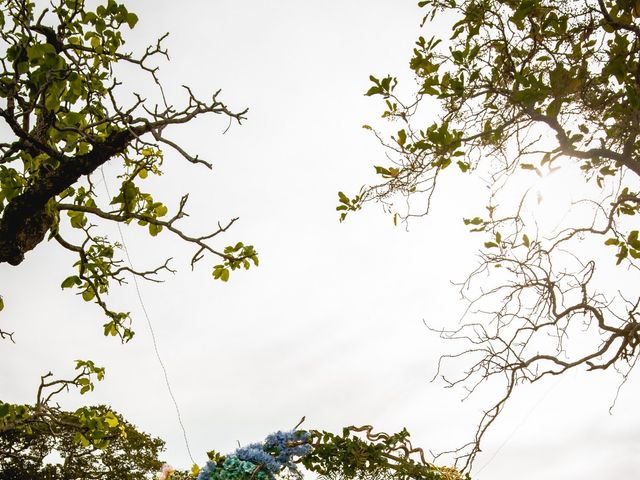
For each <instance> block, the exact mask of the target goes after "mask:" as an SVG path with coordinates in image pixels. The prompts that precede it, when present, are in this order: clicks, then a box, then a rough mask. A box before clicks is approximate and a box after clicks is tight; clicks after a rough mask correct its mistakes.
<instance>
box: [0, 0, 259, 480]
mask: <svg viewBox="0 0 640 480" xmlns="http://www.w3.org/2000/svg"><path fill="white" fill-rule="evenodd" d="M137 22H138V17H137V16H136V15H135V14H134V13H132V12H130V11H129V10H128V9H127V8H126V6H125V5H123V4H121V3H118V2H117V1H115V0H106V1H105V3H104V4H102V5H99V6H97V8H95V10H92V9H91V8H90V7H89V6H88V5H86V3H85V1H84V0H53V1H52V2H50V3H49V5H48V6H46V7H44V6H43V3H40V4H36V2H35V1H32V0H2V1H0V30H1V32H0V42H1V43H2V49H1V53H0V98H1V99H2V100H1V102H0V117H1V118H2V119H3V120H4V123H5V127H6V128H5V129H4V130H3V134H4V138H3V139H2V141H1V143H0V263H8V264H10V265H19V264H20V263H21V262H22V261H23V260H24V258H25V255H26V254H28V252H29V251H31V250H33V249H34V248H36V247H37V246H38V245H39V244H40V243H42V242H43V241H44V240H45V239H46V240H48V241H54V242H56V243H57V244H58V245H59V246H60V247H61V248H62V249H63V250H66V251H69V252H72V253H73V254H74V255H75V256H76V257H77V260H76V262H75V263H74V265H73V266H74V270H75V271H74V272H73V274H71V275H67V276H66V278H65V279H64V280H63V281H62V288H63V289H67V288H69V289H74V290H75V291H76V292H77V293H78V294H79V295H81V296H82V298H83V299H84V300H85V301H87V302H90V301H92V302H94V303H95V304H97V305H98V306H99V307H100V309H101V310H102V311H103V312H104V314H105V315H106V317H107V322H106V323H105V324H104V334H105V335H109V336H117V337H119V338H120V339H121V341H123V342H127V341H129V340H130V339H131V338H132V337H133V335H134V332H133V330H132V328H131V325H130V324H131V319H130V317H129V314H128V313H126V312H117V311H114V310H113V309H111V308H110V307H109V306H108V305H107V303H106V296H107V294H108V292H109V288H110V286H111V285H112V284H113V282H115V283H118V284H121V283H123V282H125V281H126V280H127V279H131V278H132V277H133V278H134V280H135V279H136V278H142V279H146V280H152V281H157V280H158V278H157V275H158V274H160V273H161V272H163V271H171V269H170V267H169V263H168V261H167V262H165V263H164V264H163V265H161V266H159V267H155V268H150V269H148V270H146V271H137V270H134V269H133V267H132V266H131V265H128V264H127V263H126V262H125V261H124V260H123V258H122V255H120V254H119V253H118V252H122V247H123V245H121V244H119V243H117V242H115V241H113V240H112V239H109V238H107V237H106V236H105V235H104V234H102V233H100V230H99V227H100V224H101V223H100V222H112V223H116V224H117V225H118V228H120V225H129V224H131V223H132V222H134V223H137V224H138V225H140V226H142V227H145V228H147V229H148V232H149V235H151V236H152V237H155V236H156V235H158V234H159V233H160V232H162V231H168V232H170V233H171V234H173V235H174V236H176V237H177V238H179V239H181V240H182V241H185V242H187V243H190V244H192V245H193V247H194V250H195V253H194V255H193V257H192V258H191V265H192V266H193V265H194V264H195V263H196V262H198V261H199V260H201V259H202V258H203V257H204V256H205V255H212V256H213V257H217V258H218V259H219V263H218V264H216V265H215V266H214V267H213V277H214V278H215V279H219V280H222V281H225V282H226V281H227V280H228V279H229V275H230V271H232V270H236V269H238V268H245V269H248V268H249V267H250V266H251V264H254V265H256V266H257V265H258V257H257V253H256V251H255V249H254V248H253V247H252V246H251V245H245V244H243V243H241V242H238V243H235V244H234V245H231V246H228V247H222V248H221V247H218V246H216V245H215V242H216V241H217V236H219V235H222V234H223V233H224V232H226V231H227V230H228V229H229V228H230V227H231V226H232V225H233V224H234V223H235V222H236V220H237V219H235V218H234V219H232V220H230V221H228V222H226V223H224V224H223V223H218V225H217V226H216V227H214V228H213V229H212V230H211V231H209V232H208V233H205V234H192V233H189V232H187V231H185V230H183V229H182V228H181V226H180V221H181V219H183V218H184V217H185V216H187V213H186V205H187V200H188V194H185V195H184V196H183V197H182V198H181V199H180V201H179V202H178V205H177V206H176V207H175V209H174V210H173V212H171V214H170V213H169V208H168V207H167V206H166V205H165V204H164V203H163V202H162V201H159V200H158V199H156V198H154V196H152V194H150V193H147V192H146V191H143V189H142V187H141V184H142V182H143V181H144V179H145V178H147V177H148V176H149V175H160V174H161V173H162V170H161V166H162V163H163V161H164V152H163V148H164V147H166V148H169V149H171V150H172V151H174V152H175V153H176V156H177V157H178V158H180V157H181V158H182V160H184V161H185V162H187V163H188V164H189V163H190V164H194V165H197V166H205V167H208V168H211V163H209V162H207V161H205V160H203V159H201V158H200V157H199V156H197V155H192V154H190V153H188V152H187V150H186V149H185V148H183V147H182V146H180V145H178V144H177V143H175V142H173V141H172V140H171V139H170V137H168V136H167V135H168V134H167V132H168V130H169V129H170V128H171V127H172V126H178V125H183V124H186V123H189V122H190V121H192V120H193V119H195V118H196V117H200V116H203V115H207V114H215V115H222V116H224V117H226V118H227V119H228V121H229V126H231V123H232V122H234V121H235V122H238V123H240V122H241V121H242V120H243V118H244V115H245V113H246V110H243V111H238V112H234V111H232V110H230V109H229V108H228V107H227V106H226V105H225V104H224V103H223V102H222V101H221V99H220V91H217V92H215V93H213V95H212V97H211V98H210V99H209V100H201V99H199V98H197V97H196V96H195V95H194V94H193V93H192V91H191V90H190V89H189V88H188V87H185V102H184V105H183V106H182V107H178V108H176V107H174V106H173V105H170V104H169V103H168V102H167V99H166V97H165V93H164V89H163V86H162V84H161V82H160V77H159V70H158V69H159V67H158V66H157V60H158V59H161V58H163V57H166V58H168V55H167V51H166V50H165V49H164V47H163V41H164V39H165V38H166V36H167V35H164V36H162V37H160V38H159V39H158V40H157V41H156V43H155V44H153V45H151V46H149V47H148V48H146V50H144V51H143V52H142V53H141V54H138V55H136V54H133V53H129V52H127V51H125V50H124V45H125V36H124V32H125V30H126V29H133V28H134V27H135V26H136V24H137ZM123 64H125V65H128V66H129V67H133V68H135V69H137V70H138V72H139V73H140V74H141V75H146V77H147V78H148V80H149V81H150V82H149V83H150V85H152V86H153V87H154V88H155V89H156V91H157V93H156V96H157V97H158V98H159V103H156V104H154V103H153V102H149V101H147V100H146V99H145V98H144V97H143V96H142V95H141V94H140V93H136V92H134V91H131V90H130V89H129V88H128V87H127V86H126V84H125V82H123V81H122V78H120V77H119V76H118V74H117V71H118V67H119V66H121V65H123ZM127 99H128V100H127ZM171 160H172V161H174V158H172V159H171ZM107 162H111V163H117V164H118V165H119V171H118V174H117V181H118V185H119V186H118V188H117V191H116V192H115V194H114V195H110V194H109V193H108V190H107V192H106V195H105V193H102V192H101V190H100V189H99V188H98V186H97V185H98V182H96V177H98V178H100V179H101V180H102V181H103V182H104V183H105V184H106V183H107V178H106V176H105V174H104V172H103V171H102V167H103V166H104V165H105V164H106V163H107ZM3 307H4V303H3V299H2V297H1V296H0V310H2V309H3ZM0 338H2V339H7V338H8V339H10V340H13V333H11V332H6V331H3V330H2V329H0ZM76 366H77V369H78V374H77V376H76V377H75V378H73V379H71V380H52V379H51V374H48V375H45V376H44V377H42V380H41V385H40V389H39V390H38V395H37V399H36V403H35V404H34V405H33V406H30V405H14V404H9V403H4V402H0V442H2V444H3V445H4V446H5V447H6V448H3V449H2V452H3V453H0V462H2V463H0V466H2V468H3V471H4V472H8V471H10V472H14V473H11V474H7V475H13V477H10V478H14V477H16V478H18V477H19V475H22V477H20V478H23V477H24V476H25V475H26V477H24V478H34V477H35V476H46V478H143V477H144V475H145V474H146V473H148V472H150V471H153V470H157V469H158V468H159V462H158V461H157V458H156V454H157V452H158V451H159V450H160V449H161V448H162V442H161V441H160V440H158V439H153V438H151V437H149V436H147V435H146V434H144V433H140V432H137V430H135V428H134V427H133V426H132V425H130V424H128V423H127V422H125V421H124V420H123V419H122V417H119V416H118V415H117V414H116V413H114V412H112V411H110V410H109V409H108V408H107V407H104V406H100V407H83V408H80V409H78V410H77V411H75V412H65V411H62V410H60V408H59V407H57V406H54V405H51V398H52V397H53V396H55V395H56V394H57V393H59V392H60V391H62V390H64V389H68V388H69V387H78V388H79V389H80V392H81V393H86V392H88V391H91V390H93V381H92V379H93V378H97V379H98V380H100V379H101V378H102V376H103V375H104V370H103V369H101V368H99V367H96V366H95V365H94V364H93V362H91V361H78V362H77V365H76ZM52 450H55V451H57V452H58V453H59V454H61V455H62V456H63V458H64V459H65V463H64V465H63V466H61V467H45V466H42V464H41V463H42V462H41V461H42V458H44V456H46V455H47V454H48V453H49V452H51V451H52ZM80 472H83V473H80ZM92 475H93V476H92ZM3 478H5V477H3Z"/></svg>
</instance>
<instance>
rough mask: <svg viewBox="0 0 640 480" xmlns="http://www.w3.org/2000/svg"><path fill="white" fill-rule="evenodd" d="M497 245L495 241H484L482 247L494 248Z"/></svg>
mask: <svg viewBox="0 0 640 480" xmlns="http://www.w3.org/2000/svg"><path fill="white" fill-rule="evenodd" d="M497 246H498V244H497V243H495V242H484V248H496V247H497Z"/></svg>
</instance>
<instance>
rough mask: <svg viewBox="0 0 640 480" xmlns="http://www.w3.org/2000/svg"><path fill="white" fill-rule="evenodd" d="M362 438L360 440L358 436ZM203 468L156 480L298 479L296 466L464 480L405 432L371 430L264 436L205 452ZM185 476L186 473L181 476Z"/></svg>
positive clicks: (362, 478)
mask: <svg viewBox="0 0 640 480" xmlns="http://www.w3.org/2000/svg"><path fill="white" fill-rule="evenodd" d="M363 436H364V438H361V437H363ZM208 456H209V461H208V462H207V463H206V465H205V466H204V467H203V468H198V467H197V466H194V469H193V470H192V472H191V475H187V476H184V473H182V474H181V473H178V472H176V471H175V470H174V468H173V467H171V466H170V465H168V464H165V465H164V466H163V468H162V471H161V472H160V473H158V475H157V477H156V478H157V480H172V479H173V480H179V479H185V478H190V479H192V480H194V479H195V480H276V479H277V478H278V477H284V476H286V477H288V478H294V479H298V480H301V479H302V474H301V472H300V471H299V470H298V467H297V464H302V465H303V466H304V467H305V468H306V469H307V470H309V471H311V472H314V473H316V474H318V475H319V476H320V477H321V478H329V479H339V480H370V479H377V480H465V479H466V480H469V477H468V476H467V477H463V476H462V475H461V474H460V472H458V471H457V470H456V469H455V468H449V467H438V466H436V465H433V464H431V463H429V462H427V461H426V460H425V459H424V452H423V451H422V449H420V448H414V447H413V446H412V445H411V442H410V441H409V433H408V432H407V431H406V430H402V431H401V432H399V433H396V434H393V435H389V434H386V433H374V432H373V431H372V427H371V426H368V425H367V426H364V427H346V428H344V429H343V431H342V435H335V434H332V433H329V432H324V431H318V430H310V431H304V430H291V431H288V432H276V433H272V434H271V435H269V436H268V437H267V438H266V439H265V440H264V442H260V443H251V444H249V445H247V446H245V447H240V448H238V449H237V450H236V451H235V452H234V453H232V454H230V455H226V456H223V455H220V454H218V453H217V452H215V451H211V452H208ZM185 473H186V472H185Z"/></svg>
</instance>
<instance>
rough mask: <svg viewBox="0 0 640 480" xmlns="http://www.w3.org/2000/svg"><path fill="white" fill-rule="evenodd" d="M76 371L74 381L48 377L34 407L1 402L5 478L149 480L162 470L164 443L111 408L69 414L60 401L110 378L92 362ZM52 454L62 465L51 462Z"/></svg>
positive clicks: (0, 473) (1, 475)
mask: <svg viewBox="0 0 640 480" xmlns="http://www.w3.org/2000/svg"><path fill="white" fill-rule="evenodd" d="M76 367H77V370H78V373H77V375H76V376H75V377H74V378H73V379H70V380H64V379H52V374H51V373H48V374H47V375H44V376H43V377H42V378H41V381H40V386H39V388H38V391H37V395H36V402H35V404H34V405H33V406H31V405H12V404H8V403H3V402H0V479H2V480H23V479H24V480H27V479H32V478H42V479H46V480H62V479H90V478H95V479H101V480H108V479H113V480H116V479H117V480H120V479H131V480H143V479H145V478H148V475H149V474H151V473H154V472H156V471H157V470H159V469H160V467H161V466H162V462H161V461H160V460H159V459H158V455H159V453H160V452H161V451H162V450H163V449H164V442H163V441H162V440H160V439H158V438H152V437H150V436H149V435H147V434H146V433H144V432H139V431H138V430H137V429H136V428H135V426H133V425H132V424H130V423H129V422H127V421H126V420H125V419H124V418H122V416H120V415H119V414H117V413H116V412H114V411H112V410H111V409H110V408H109V407H107V406H104V405H100V406H97V407H81V408H79V409H77V410H76V411H73V412H68V411H64V410H62V409H61V408H60V407H59V406H58V405H57V404H55V403H54V399H55V397H56V396H57V395H58V394H59V393H61V392H62V391H64V390H68V389H69V388H71V387H73V388H79V389H80V392H81V393H86V392H88V391H91V390H93V388H94V384H93V381H94V380H95V379H97V380H101V379H102V378H103V376H104V369H102V368H100V367H96V366H95V365H94V364H93V363H92V362H82V361H78V362H77V366H76ZM52 453H55V454H57V456H58V457H59V458H60V460H62V462H61V463H57V464H56V463H45V462H44V459H45V457H47V456H49V455H50V454H52Z"/></svg>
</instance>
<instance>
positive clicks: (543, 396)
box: [475, 375, 564, 475]
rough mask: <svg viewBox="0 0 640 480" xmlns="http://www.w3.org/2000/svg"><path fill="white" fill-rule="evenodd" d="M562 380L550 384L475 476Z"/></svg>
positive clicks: (478, 472) (561, 377)
mask: <svg viewBox="0 0 640 480" xmlns="http://www.w3.org/2000/svg"><path fill="white" fill-rule="evenodd" d="M562 380H564V376H562V375H561V376H560V377H559V378H558V380H557V381H556V382H555V383H554V384H552V385H551V386H550V387H549V388H548V389H547V391H546V392H544V394H542V396H541V397H540V398H539V399H538V401H537V402H536V403H535V404H534V405H533V406H532V407H531V408H530V409H529V412H527V414H526V415H525V416H524V418H523V419H522V420H521V421H520V423H519V424H518V425H516V427H515V428H514V429H513V430H512V431H511V433H510V434H509V435H508V436H507V438H505V440H504V442H502V443H501V444H500V446H499V447H498V449H497V450H496V451H495V452H493V455H491V458H489V460H487V462H486V463H485V464H484V465H482V467H480V469H478V471H477V472H475V475H479V474H480V472H482V470H484V469H485V468H487V466H488V465H489V464H490V463H491V462H493V460H494V459H495V458H496V457H497V456H498V453H500V451H501V450H502V449H503V448H504V447H505V445H506V444H507V443H509V441H510V440H511V439H512V438H513V436H514V435H515V434H516V433H517V432H518V430H520V429H521V428H522V426H523V425H524V424H525V423H527V420H529V417H530V416H531V414H532V413H533V412H534V410H535V409H536V408H538V407H539V406H540V404H541V403H542V402H543V401H544V400H545V399H546V398H547V396H549V394H550V393H551V391H552V390H554V389H555V388H556V387H557V386H558V385H560V382H562Z"/></svg>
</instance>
